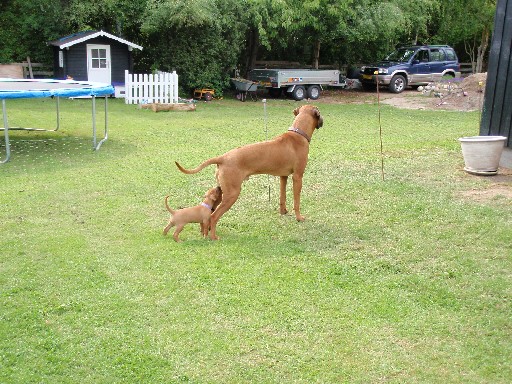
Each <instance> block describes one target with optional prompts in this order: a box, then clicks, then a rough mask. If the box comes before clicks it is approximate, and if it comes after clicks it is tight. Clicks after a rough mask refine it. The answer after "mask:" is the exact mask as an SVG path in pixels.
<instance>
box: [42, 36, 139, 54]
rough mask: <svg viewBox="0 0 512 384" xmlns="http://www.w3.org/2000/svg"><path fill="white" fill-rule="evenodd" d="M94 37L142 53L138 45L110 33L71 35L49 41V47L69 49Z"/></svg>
mask: <svg viewBox="0 0 512 384" xmlns="http://www.w3.org/2000/svg"><path fill="white" fill-rule="evenodd" d="M96 37H107V38H109V39H112V40H116V41H119V42H120V43H123V44H126V45H128V46H129V47H131V48H136V49H140V50H141V51H142V47H141V46H140V45H137V44H134V43H131V42H129V41H128V40H124V39H121V38H120V37H117V36H114V35H112V34H110V33H107V32H104V31H83V32H77V33H73V34H72V35H69V36H64V37H61V38H60V39H57V40H53V41H49V42H48V44H49V45H54V46H56V47H59V48H60V49H64V48H68V47H71V46H72V45H75V44H79V43H83V42H84V41H87V40H90V39H94V38H96Z"/></svg>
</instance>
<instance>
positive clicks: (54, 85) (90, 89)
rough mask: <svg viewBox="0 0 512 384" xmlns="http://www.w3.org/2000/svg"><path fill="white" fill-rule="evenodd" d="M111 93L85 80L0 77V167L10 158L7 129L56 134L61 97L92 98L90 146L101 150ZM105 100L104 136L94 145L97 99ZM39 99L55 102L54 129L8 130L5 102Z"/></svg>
mask: <svg viewBox="0 0 512 384" xmlns="http://www.w3.org/2000/svg"><path fill="white" fill-rule="evenodd" d="M113 93H114V87H112V86H111V85H109V84H103V83H94V82H87V81H74V80H49V79H37V80H32V79H3V78H0V99H1V100H2V114H3V122H4V127H3V128H0V130H3V131H4V139H5V158H4V159H3V160H0V164H3V163H6V162H8V161H9V159H10V156H11V147H10V143H9V130H29V131H53V132H55V131H57V130H58V129H59V127H60V122H59V120H60V107H59V98H60V97H69V98H74V97H90V98H91V99H92V147H93V150H98V149H100V147H101V145H102V144H103V143H104V142H105V141H106V140H107V138H108V113H107V99H108V96H110V95H112V94H113ZM98 96H100V97H101V96H103V97H104V98H105V133H104V136H103V139H101V140H100V141H99V142H97V139H96V97H98ZM40 97H51V98H54V99H56V105H57V108H56V109H57V110H56V113H57V126H56V127H55V129H44V128H21V127H9V124H8V119H7V106H6V100H7V99H30V98H40Z"/></svg>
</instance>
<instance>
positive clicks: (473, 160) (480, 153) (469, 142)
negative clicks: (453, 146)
mask: <svg viewBox="0 0 512 384" xmlns="http://www.w3.org/2000/svg"><path fill="white" fill-rule="evenodd" d="M506 140H507V138H506V137H504V136H471V137H461V138H460V139H459V141H460V145H461V147H462V155H463V156H464V163H465V165H466V166H465V167H464V170H465V171H466V172H468V173H471V174H474V175H484V176H485V175H495V174H496V173H497V172H498V166H499V164H500V158H501V153H502V152H503V147H504V146H505V141H506Z"/></svg>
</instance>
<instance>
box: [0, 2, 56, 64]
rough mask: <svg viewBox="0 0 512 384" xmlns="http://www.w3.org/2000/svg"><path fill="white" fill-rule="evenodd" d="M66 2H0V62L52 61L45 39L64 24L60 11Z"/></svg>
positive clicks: (53, 34)
mask: <svg viewBox="0 0 512 384" xmlns="http://www.w3.org/2000/svg"><path fill="white" fill-rule="evenodd" d="M64 5H65V2H62V3H61V2H59V1H54V0H31V1H27V0H7V1H6V2H2V5H0V25H1V26H2V27H1V28H0V41H1V42H2V44H0V62H1V63H9V62H20V61H23V60H26V58H27V56H30V58H31V60H32V61H39V62H44V63H50V62H51V55H50V54H49V53H50V52H51V51H50V49H49V48H48V46H47V45H46V42H47V41H49V40H52V39H54V38H55V36H56V34H58V33H60V32H62V31H63V30H64V28H63V27H62V24H61V19H62V18H61V15H62V11H63V7H64Z"/></svg>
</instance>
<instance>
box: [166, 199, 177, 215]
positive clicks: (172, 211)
mask: <svg viewBox="0 0 512 384" xmlns="http://www.w3.org/2000/svg"><path fill="white" fill-rule="evenodd" d="M167 199H169V196H165V208H167V210H168V211H169V212H171V214H173V215H174V212H176V211H174V210H173V209H172V208H171V207H169V204H167Z"/></svg>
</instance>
